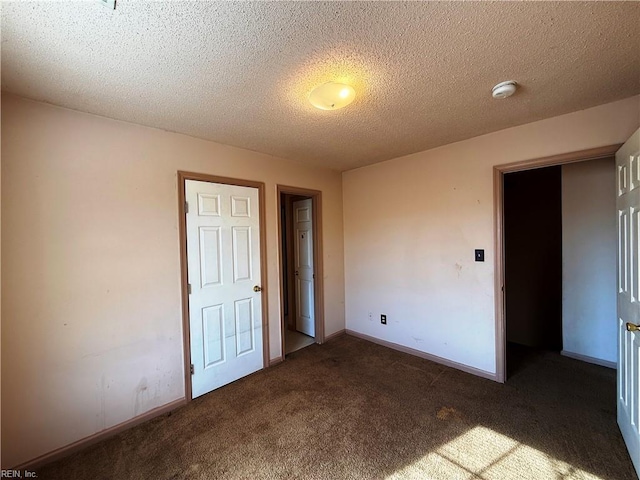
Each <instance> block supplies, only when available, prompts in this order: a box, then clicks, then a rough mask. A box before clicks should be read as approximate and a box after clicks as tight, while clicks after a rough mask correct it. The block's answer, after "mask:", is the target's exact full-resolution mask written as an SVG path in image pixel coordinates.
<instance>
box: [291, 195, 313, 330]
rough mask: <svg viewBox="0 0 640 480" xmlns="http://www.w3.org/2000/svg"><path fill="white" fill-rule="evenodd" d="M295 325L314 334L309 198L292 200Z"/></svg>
mask: <svg viewBox="0 0 640 480" xmlns="http://www.w3.org/2000/svg"><path fill="white" fill-rule="evenodd" d="M293 223H294V231H295V233H294V236H295V241H294V249H295V252H294V256H295V260H294V267H295V278H296V282H295V294H296V329H297V330H298V331H300V332H302V333H304V334H306V335H309V336H311V337H315V335H316V332H315V301H314V266H313V205H312V200H311V199H310V198H307V199H306V200H299V201H297V202H293Z"/></svg>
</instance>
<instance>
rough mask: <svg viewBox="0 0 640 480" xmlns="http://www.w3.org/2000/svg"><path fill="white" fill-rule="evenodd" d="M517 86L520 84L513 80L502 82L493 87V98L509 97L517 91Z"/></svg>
mask: <svg viewBox="0 0 640 480" xmlns="http://www.w3.org/2000/svg"><path fill="white" fill-rule="evenodd" d="M517 87H518V84H517V83H516V82H514V81H513V80H508V81H506V82H500V83H499V84H497V85H496V86H495V87H493V88H492V89H491V95H492V96H493V98H507V97H510V96H511V95H513V94H514V93H516V88H517Z"/></svg>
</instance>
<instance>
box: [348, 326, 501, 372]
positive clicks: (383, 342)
mask: <svg viewBox="0 0 640 480" xmlns="http://www.w3.org/2000/svg"><path fill="white" fill-rule="evenodd" d="M345 333H346V334H347V335H351V336H353V337H357V338H361V339H363V340H367V341H369V342H372V343H377V344H378V345H382V346H383V347H387V348H391V349H393V350H398V351H399V352H403V353H408V354H409V355H414V356H416V357H420V358H424V359H425V360H430V361H432V362H435V363H439V364H441V365H444V366H446V367H451V368H455V369H456V370H462V371H463V372H465V373H470V374H471V375H475V376H476V377H482V378H486V379H487V380H493V381H494V382H497V381H498V377H497V376H496V374H495V373H491V372H487V371H485V370H480V369H479V368H475V367H470V366H468V365H464V364H462V363H458V362H454V361H453V360H447V359H446V358H442V357H438V356H437V355H431V354H430V353H425V352H421V351H420V350H415V349H413V348H410V347H405V346H404V345H399V344H397V343H393V342H388V341H386V340H381V339H379V338H376V337H370V336H369V335H365V334H364V333H359V332H354V331H353V330H349V329H346V330H345Z"/></svg>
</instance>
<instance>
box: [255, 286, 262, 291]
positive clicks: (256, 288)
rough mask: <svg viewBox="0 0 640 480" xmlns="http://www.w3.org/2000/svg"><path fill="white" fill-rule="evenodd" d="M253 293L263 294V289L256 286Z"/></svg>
mask: <svg viewBox="0 0 640 480" xmlns="http://www.w3.org/2000/svg"><path fill="white" fill-rule="evenodd" d="M253 291H254V292H261V291H262V287H259V286H258V285H256V286H255V287H253Z"/></svg>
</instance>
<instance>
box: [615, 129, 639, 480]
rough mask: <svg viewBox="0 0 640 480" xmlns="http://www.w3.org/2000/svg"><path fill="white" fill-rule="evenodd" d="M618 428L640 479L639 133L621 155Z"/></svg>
mask: <svg viewBox="0 0 640 480" xmlns="http://www.w3.org/2000/svg"><path fill="white" fill-rule="evenodd" d="M616 217H617V226H618V249H617V250H618V258H617V262H616V263H617V273H618V275H617V277H618V279H617V297H618V319H617V320H618V322H617V328H618V382H617V410H618V415H617V416H618V425H619V427H620V431H621V432H622V437H623V438H624V441H625V444H626V446H627V449H628V451H629V455H630V456H631V461H632V462H633V466H634V467H635V469H636V473H638V475H640V331H638V330H634V329H635V326H640V275H639V273H640V272H639V270H640V129H639V130H637V131H636V132H635V133H634V134H633V135H632V136H631V138H629V140H627V141H626V142H625V144H624V145H623V146H622V147H621V148H620V150H618V152H616Z"/></svg>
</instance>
